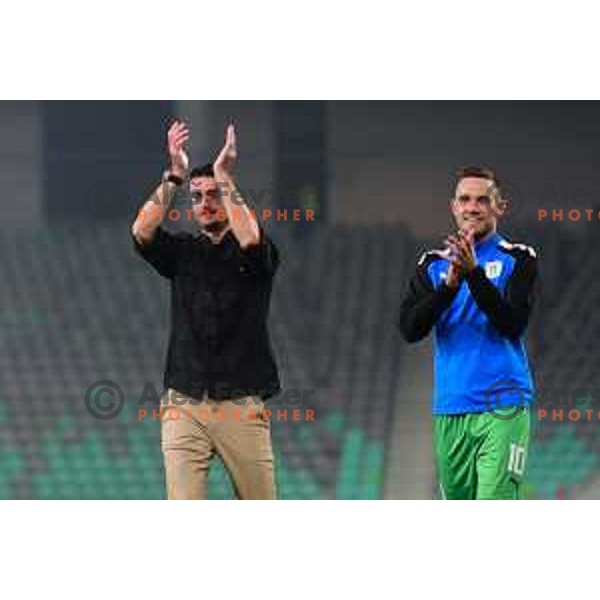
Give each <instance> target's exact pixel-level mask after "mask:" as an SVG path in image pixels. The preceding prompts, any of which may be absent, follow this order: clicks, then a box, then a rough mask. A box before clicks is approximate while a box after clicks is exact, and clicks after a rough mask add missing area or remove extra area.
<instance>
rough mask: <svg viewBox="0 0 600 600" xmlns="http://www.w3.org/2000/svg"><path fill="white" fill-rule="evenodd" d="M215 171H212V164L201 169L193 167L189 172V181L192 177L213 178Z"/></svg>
mask: <svg viewBox="0 0 600 600" xmlns="http://www.w3.org/2000/svg"><path fill="white" fill-rule="evenodd" d="M214 176H215V170H214V169H213V165H212V163H207V164H205V165H202V166H201V167H194V168H193V169H192V170H191V171H190V179H194V177H214Z"/></svg>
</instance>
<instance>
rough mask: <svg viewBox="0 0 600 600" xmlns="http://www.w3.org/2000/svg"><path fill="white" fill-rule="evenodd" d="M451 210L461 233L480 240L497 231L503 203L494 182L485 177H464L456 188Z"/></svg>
mask: <svg viewBox="0 0 600 600" xmlns="http://www.w3.org/2000/svg"><path fill="white" fill-rule="evenodd" d="M450 209H451V211H452V214H453V216H454V219H455V221H456V225H457V226H458V228H459V229H460V230H461V231H464V232H472V233H473V237H474V238H475V239H476V240H478V239H481V238H484V237H486V236H487V235H488V234H489V233H490V232H495V231H496V223H497V217H498V216H499V215H501V214H502V212H503V208H502V202H501V201H499V190H498V187H497V186H496V185H495V183H494V181H493V180H491V179H487V178H485V177H464V178H463V179H461V180H460V181H459V182H458V185H457V186H456V193H455V196H454V198H453V199H452V200H451V202H450Z"/></svg>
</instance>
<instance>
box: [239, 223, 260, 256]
mask: <svg viewBox="0 0 600 600" xmlns="http://www.w3.org/2000/svg"><path fill="white" fill-rule="evenodd" d="M238 243H239V245H240V248H241V249H242V250H251V249H252V248H256V247H257V246H258V245H259V244H260V230H259V229H258V227H256V228H252V230H251V231H248V232H244V234H243V235H240V236H239V238H238Z"/></svg>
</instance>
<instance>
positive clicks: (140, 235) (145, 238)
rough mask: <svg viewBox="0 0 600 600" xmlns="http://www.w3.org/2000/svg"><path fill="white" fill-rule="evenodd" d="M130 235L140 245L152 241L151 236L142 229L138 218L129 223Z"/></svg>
mask: <svg viewBox="0 0 600 600" xmlns="http://www.w3.org/2000/svg"><path fill="white" fill-rule="evenodd" d="M131 235H132V237H133V239H134V240H135V241H136V242H137V243H138V244H139V245H140V246H145V245H146V244H149V243H150V242H151V241H152V237H151V236H149V235H148V234H147V233H146V232H145V231H144V229H143V227H141V225H140V223H139V221H138V220H135V221H134V222H133V224H132V225H131Z"/></svg>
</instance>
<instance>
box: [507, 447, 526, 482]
mask: <svg viewBox="0 0 600 600" xmlns="http://www.w3.org/2000/svg"><path fill="white" fill-rule="evenodd" d="M525 454H526V451H525V446H519V445H518V444H511V445H510V455H509V457H508V472H509V473H511V474H513V475H517V476H519V477H521V476H522V475H523V473H524V471H525Z"/></svg>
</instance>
